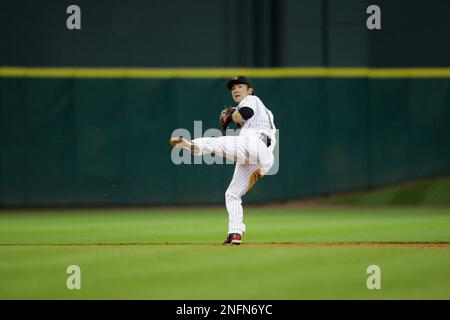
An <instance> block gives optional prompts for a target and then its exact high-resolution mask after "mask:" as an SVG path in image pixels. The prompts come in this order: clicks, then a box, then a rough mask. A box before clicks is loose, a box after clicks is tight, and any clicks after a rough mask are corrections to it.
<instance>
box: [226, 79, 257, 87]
mask: <svg viewBox="0 0 450 320" xmlns="http://www.w3.org/2000/svg"><path fill="white" fill-rule="evenodd" d="M235 84H246V85H247V86H248V87H249V88H253V84H252V82H251V81H250V79H249V78H247V77H245V76H236V77H233V78H231V79H230V80H228V82H227V88H228V90H231V88H232V87H233V86H234V85H235Z"/></svg>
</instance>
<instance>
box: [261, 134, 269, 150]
mask: <svg viewBox="0 0 450 320" xmlns="http://www.w3.org/2000/svg"><path fill="white" fill-rule="evenodd" d="M259 138H260V139H261V141H262V142H264V144H265V145H266V146H267V148H268V147H270V145H271V144H272V140H271V139H270V138H269V137H268V136H266V135H265V134H260V135H259Z"/></svg>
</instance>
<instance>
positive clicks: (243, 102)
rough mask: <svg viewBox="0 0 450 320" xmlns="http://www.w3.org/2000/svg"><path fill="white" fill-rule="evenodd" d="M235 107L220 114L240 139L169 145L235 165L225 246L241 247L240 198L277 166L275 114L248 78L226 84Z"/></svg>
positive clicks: (172, 142) (228, 198) (177, 140)
mask: <svg viewBox="0 0 450 320" xmlns="http://www.w3.org/2000/svg"><path fill="white" fill-rule="evenodd" d="M227 88H228V89H229V90H230V92H231V96H232V98H233V100H234V101H235V102H236V103H237V106H236V107H227V108H225V109H224V110H223V111H222V112H221V114H220V119H219V121H220V125H221V128H222V130H223V132H224V133H226V130H227V129H228V126H229V124H231V123H232V122H234V123H236V124H237V127H238V128H240V132H239V135H238V136H226V135H224V136H221V137H207V138H198V139H194V140H192V141H189V140H188V139H185V138H183V137H173V138H171V139H170V141H169V142H170V145H171V146H172V147H174V148H179V149H181V148H183V149H186V150H188V151H190V152H191V153H193V154H194V155H203V154H209V153H215V154H216V155H218V156H221V157H226V158H229V159H231V160H233V161H234V162H235V163H236V167H235V170H234V174H233V178H232V180H231V183H230V185H229V186H228V189H227V190H226V192H225V204H226V208H227V211H228V236H227V238H226V239H225V241H224V242H223V244H224V245H227V244H230V245H240V244H241V243H242V236H243V234H244V232H245V224H244V214H243V208H242V200H241V198H242V197H243V196H244V195H245V194H246V193H247V191H249V190H250V189H251V188H252V187H253V185H254V184H255V182H256V181H258V180H259V179H261V178H262V177H263V176H264V175H265V174H266V173H267V172H268V171H269V170H270V168H271V167H272V165H273V163H274V155H273V150H274V147H275V144H276V140H275V132H276V128H275V125H274V120H273V114H272V112H271V111H270V110H269V109H267V108H266V106H265V105H264V104H263V102H262V101H261V100H260V99H259V98H258V97H257V96H256V95H255V89H254V88H253V85H252V83H251V81H250V79H248V78H247V77H245V76H237V77H234V78H232V79H231V80H229V81H228V82H227Z"/></svg>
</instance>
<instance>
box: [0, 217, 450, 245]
mask: <svg viewBox="0 0 450 320" xmlns="http://www.w3.org/2000/svg"><path fill="white" fill-rule="evenodd" d="M245 222H246V224H247V228H248V229H247V233H246V234H245V235H244V241H245V242H247V243H269V242H279V243H323V242H328V243H331V242H332V243H336V242H353V243H355V242H450V209H446V208H441V209H432V208H421V209H412V208H401V209H304V210H293V209H286V210H282V209H249V210H246V213H245ZM226 233H227V214H226V212H225V210H220V209H214V210H213V209H203V210H201V209H198V210H197V209H196V210H180V211H159V210H123V211H117V210H115V211H96V210H93V211H73V212H58V211H50V212H34V213H20V214H15V213H8V212H3V213H2V214H0V244H27V243H28V244H90V243H95V244H102V243H103V244H110V243H123V244H126V243H163V244H164V243H187V244H192V243H210V244H216V243H217V244H220V243H221V241H222V240H223V238H224V237H225V235H226Z"/></svg>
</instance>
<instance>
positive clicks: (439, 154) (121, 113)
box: [0, 74, 450, 206]
mask: <svg viewBox="0 0 450 320" xmlns="http://www.w3.org/2000/svg"><path fill="white" fill-rule="evenodd" d="M225 80H226V78H221V77H218V78H215V77H210V78H202V77H200V78H183V77H174V78H133V77H121V78H102V79H98V78H83V77H76V76H74V77H53V78H48V77H30V76H27V77H23V76H15V77H11V76H2V77H0V97H1V98H0V144H1V154H0V205H2V206H51V205H67V206H75V205H141V204H177V203H178V204H182V203H217V202H222V201H223V199H224V192H225V190H226V187H227V185H228V183H229V181H230V180H231V176H232V173H233V168H234V166H233V165H207V164H197V165H175V164H173V163H172V161H171V148H170V147H169V144H168V139H169V138H170V136H171V133H172V131H173V130H174V129H177V128H186V129H188V130H189V131H190V132H191V133H192V134H193V131H194V121H196V120H197V121H199V120H202V121H203V124H202V126H203V130H206V129H208V128H217V124H218V121H217V118H218V112H219V111H220V109H221V108H222V107H223V105H224V104H230V103H231V99H230V96H229V93H228V92H227V90H226V88H225ZM254 84H255V87H256V90H257V94H258V96H260V97H261V99H262V100H263V101H264V102H265V103H266V105H267V106H268V107H269V108H270V109H271V110H272V111H273V113H274V116H275V123H276V125H277V127H278V128H279V130H280V132H279V134H280V136H279V172H278V173H277V174H276V175H274V176H268V177H265V178H264V179H263V180H261V182H259V183H258V184H257V185H256V187H255V188H254V189H253V190H252V191H251V192H250V194H249V195H248V196H246V198H245V201H249V202H260V201H271V200H286V199H289V198H293V197H305V196H313V195H323V194H328V193H333V192H338V191H348V190H354V189H364V188H371V187H374V186H379V185H383V184H386V183H391V182H395V181H402V180H406V179H413V178H419V177H427V176H433V175H440V174H448V173H450V148H449V137H450V125H449V124H450V107H449V106H450V94H449V92H450V90H449V89H450V78H449V77H429V78H427V77H422V78H412V77H410V78H402V77H391V78H382V77H371V76H368V77H367V76H366V77H364V76H362V77H353V78H349V77H322V76H317V77H304V76H302V77H275V78H266V77H259V76H257V74H255V77H254Z"/></svg>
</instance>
